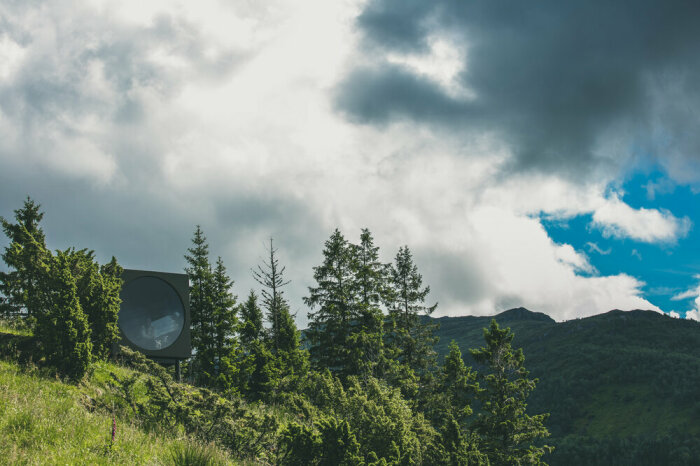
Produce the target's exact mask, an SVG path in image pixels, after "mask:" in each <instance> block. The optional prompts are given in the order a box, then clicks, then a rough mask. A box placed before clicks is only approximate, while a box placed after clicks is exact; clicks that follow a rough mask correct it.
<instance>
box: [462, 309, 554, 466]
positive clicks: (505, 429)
mask: <svg viewBox="0 0 700 466" xmlns="http://www.w3.org/2000/svg"><path fill="white" fill-rule="evenodd" d="M513 337H514V335H513V333H512V332H511V331H510V328H505V329H502V328H500V326H499V325H498V323H497V322H496V320H495V319H493V320H491V325H490V327H489V328H488V329H484V339H485V341H486V345H485V346H483V347H482V348H479V349H473V350H471V354H472V356H473V357H474V359H475V360H476V361H477V362H479V363H481V364H484V365H486V366H487V367H488V369H489V373H488V374H487V375H486V376H482V377H481V380H482V381H483V383H484V385H483V388H482V389H480V390H478V392H477V399H478V400H479V401H480V402H481V410H482V412H481V413H479V415H478V417H477V420H476V421H475V422H474V425H473V427H474V430H475V431H476V432H477V433H478V435H479V436H480V438H481V450H482V451H483V452H484V453H486V454H487V455H488V457H489V461H490V462H491V464H493V465H511V464H543V463H542V459H541V458H542V455H544V454H545V453H547V452H550V451H551V450H552V448H551V447H549V446H546V445H545V446H542V447H537V446H535V445H533V444H532V441H533V440H535V439H537V438H541V437H547V436H549V432H548V431H547V428H546V427H545V425H544V421H545V420H546V419H547V417H548V416H549V415H548V414H538V415H535V416H529V415H528V414H526V407H527V404H526V400H527V398H528V396H529V395H530V392H532V390H534V388H535V384H536V383H537V379H528V371H527V370H526V369H525V367H524V366H523V364H524V362H525V356H523V351H522V349H518V350H517V351H513V349H512V347H511V342H512V341H513Z"/></svg>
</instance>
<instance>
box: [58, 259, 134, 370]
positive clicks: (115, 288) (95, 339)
mask: <svg viewBox="0 0 700 466" xmlns="http://www.w3.org/2000/svg"><path fill="white" fill-rule="evenodd" d="M66 253H67V257H68V260H69V261H70V267H71V273H72V274H73V276H74V277H75V280H76V285H77V293H78V299H79V300H80V306H81V307H82V309H83V312H84V313H85V315H86V316H87V318H88V323H89V325H90V335H91V341H92V351H93V354H94V355H95V356H96V357H98V358H100V359H106V358H107V357H108V356H109V354H110V352H111V350H112V345H113V344H114V343H115V342H116V341H117V339H118V337H119V333H118V324H117V321H118V318H119V305H120V304H121V299H120V298H119V292H120V291H121V284H122V281H121V272H122V268H121V267H120V266H119V264H118V263H117V261H116V259H115V258H114V257H112V260H111V262H110V263H108V264H107V265H105V266H102V267H100V265H99V264H98V263H97V261H96V260H95V253H94V251H91V250H87V249H80V250H75V249H70V250H68V251H66Z"/></svg>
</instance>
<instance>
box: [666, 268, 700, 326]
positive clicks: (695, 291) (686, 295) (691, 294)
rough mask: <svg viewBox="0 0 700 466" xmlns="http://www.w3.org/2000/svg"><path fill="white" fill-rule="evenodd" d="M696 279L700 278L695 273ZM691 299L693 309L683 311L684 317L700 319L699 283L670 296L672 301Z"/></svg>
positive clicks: (699, 275)
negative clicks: (693, 305)
mask: <svg viewBox="0 0 700 466" xmlns="http://www.w3.org/2000/svg"><path fill="white" fill-rule="evenodd" d="M695 279H696V280H700V274H698V275H695ZM691 298H692V299H693V300H694V304H695V309H690V310H687V311H686V312H685V318H686V319H691V320H697V321H700V283H699V284H698V285H696V286H694V287H692V288H690V289H688V290H686V291H684V292H682V293H678V294H676V295H675V296H673V297H672V298H671V300H673V301H682V300H684V299H691Z"/></svg>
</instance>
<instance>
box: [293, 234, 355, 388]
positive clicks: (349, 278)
mask: <svg viewBox="0 0 700 466" xmlns="http://www.w3.org/2000/svg"><path fill="white" fill-rule="evenodd" d="M354 270H355V265H354V259H353V255H352V252H351V248H350V245H349V244H348V242H347V240H346V239H345V238H344V237H343V235H342V234H341V233H340V231H339V230H338V229H336V230H335V231H334V232H333V234H332V235H331V237H330V238H329V239H328V240H327V241H326V243H325V248H324V250H323V264H321V265H319V266H317V267H314V279H315V280H316V283H317V286H315V287H309V296H307V297H305V298H304V302H305V303H306V304H307V305H308V306H309V307H311V309H316V310H315V311H311V312H309V314H308V317H309V321H310V322H309V329H308V331H307V335H308V338H309V341H310V343H311V347H310V350H309V353H310V359H311V363H312V365H313V367H315V368H317V369H322V368H328V369H329V370H330V371H331V372H333V373H335V374H339V375H341V376H347V375H352V373H353V372H354V371H353V366H354V364H353V361H352V360H351V356H352V355H351V354H350V352H349V351H348V343H349V340H350V336H351V332H352V325H353V321H354V320H355V319H356V317H357V316H356V314H355V302H356V282H355V280H354Z"/></svg>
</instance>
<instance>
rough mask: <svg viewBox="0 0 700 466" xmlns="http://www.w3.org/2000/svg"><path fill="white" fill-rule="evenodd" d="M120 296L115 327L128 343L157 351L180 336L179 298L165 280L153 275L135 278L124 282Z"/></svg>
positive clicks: (183, 318)
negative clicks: (117, 322)
mask: <svg viewBox="0 0 700 466" xmlns="http://www.w3.org/2000/svg"><path fill="white" fill-rule="evenodd" d="M120 296H121V299H122V305H121V310H120V312H119V327H120V328H121V330H122V332H123V333H124V335H125V336H126V337H127V338H128V339H129V340H130V341H131V342H132V343H134V344H135V345H137V346H140V347H141V348H143V349H147V350H159V349H165V348H167V347H169V346H170V345H172V344H173V343H174V342H175V340H177V338H178V337H179V336H180V332H182V329H183V327H184V324H185V312H184V308H183V306H182V302H181V301H180V297H179V296H178V294H177V293H176V292H175V290H174V289H173V288H172V287H171V286H170V285H169V284H168V283H166V282H165V281H163V280H161V279H160V278H156V277H139V278H136V279H135V280H132V281H130V282H128V283H125V284H124V286H123V287H122V292H121V295H120Z"/></svg>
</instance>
